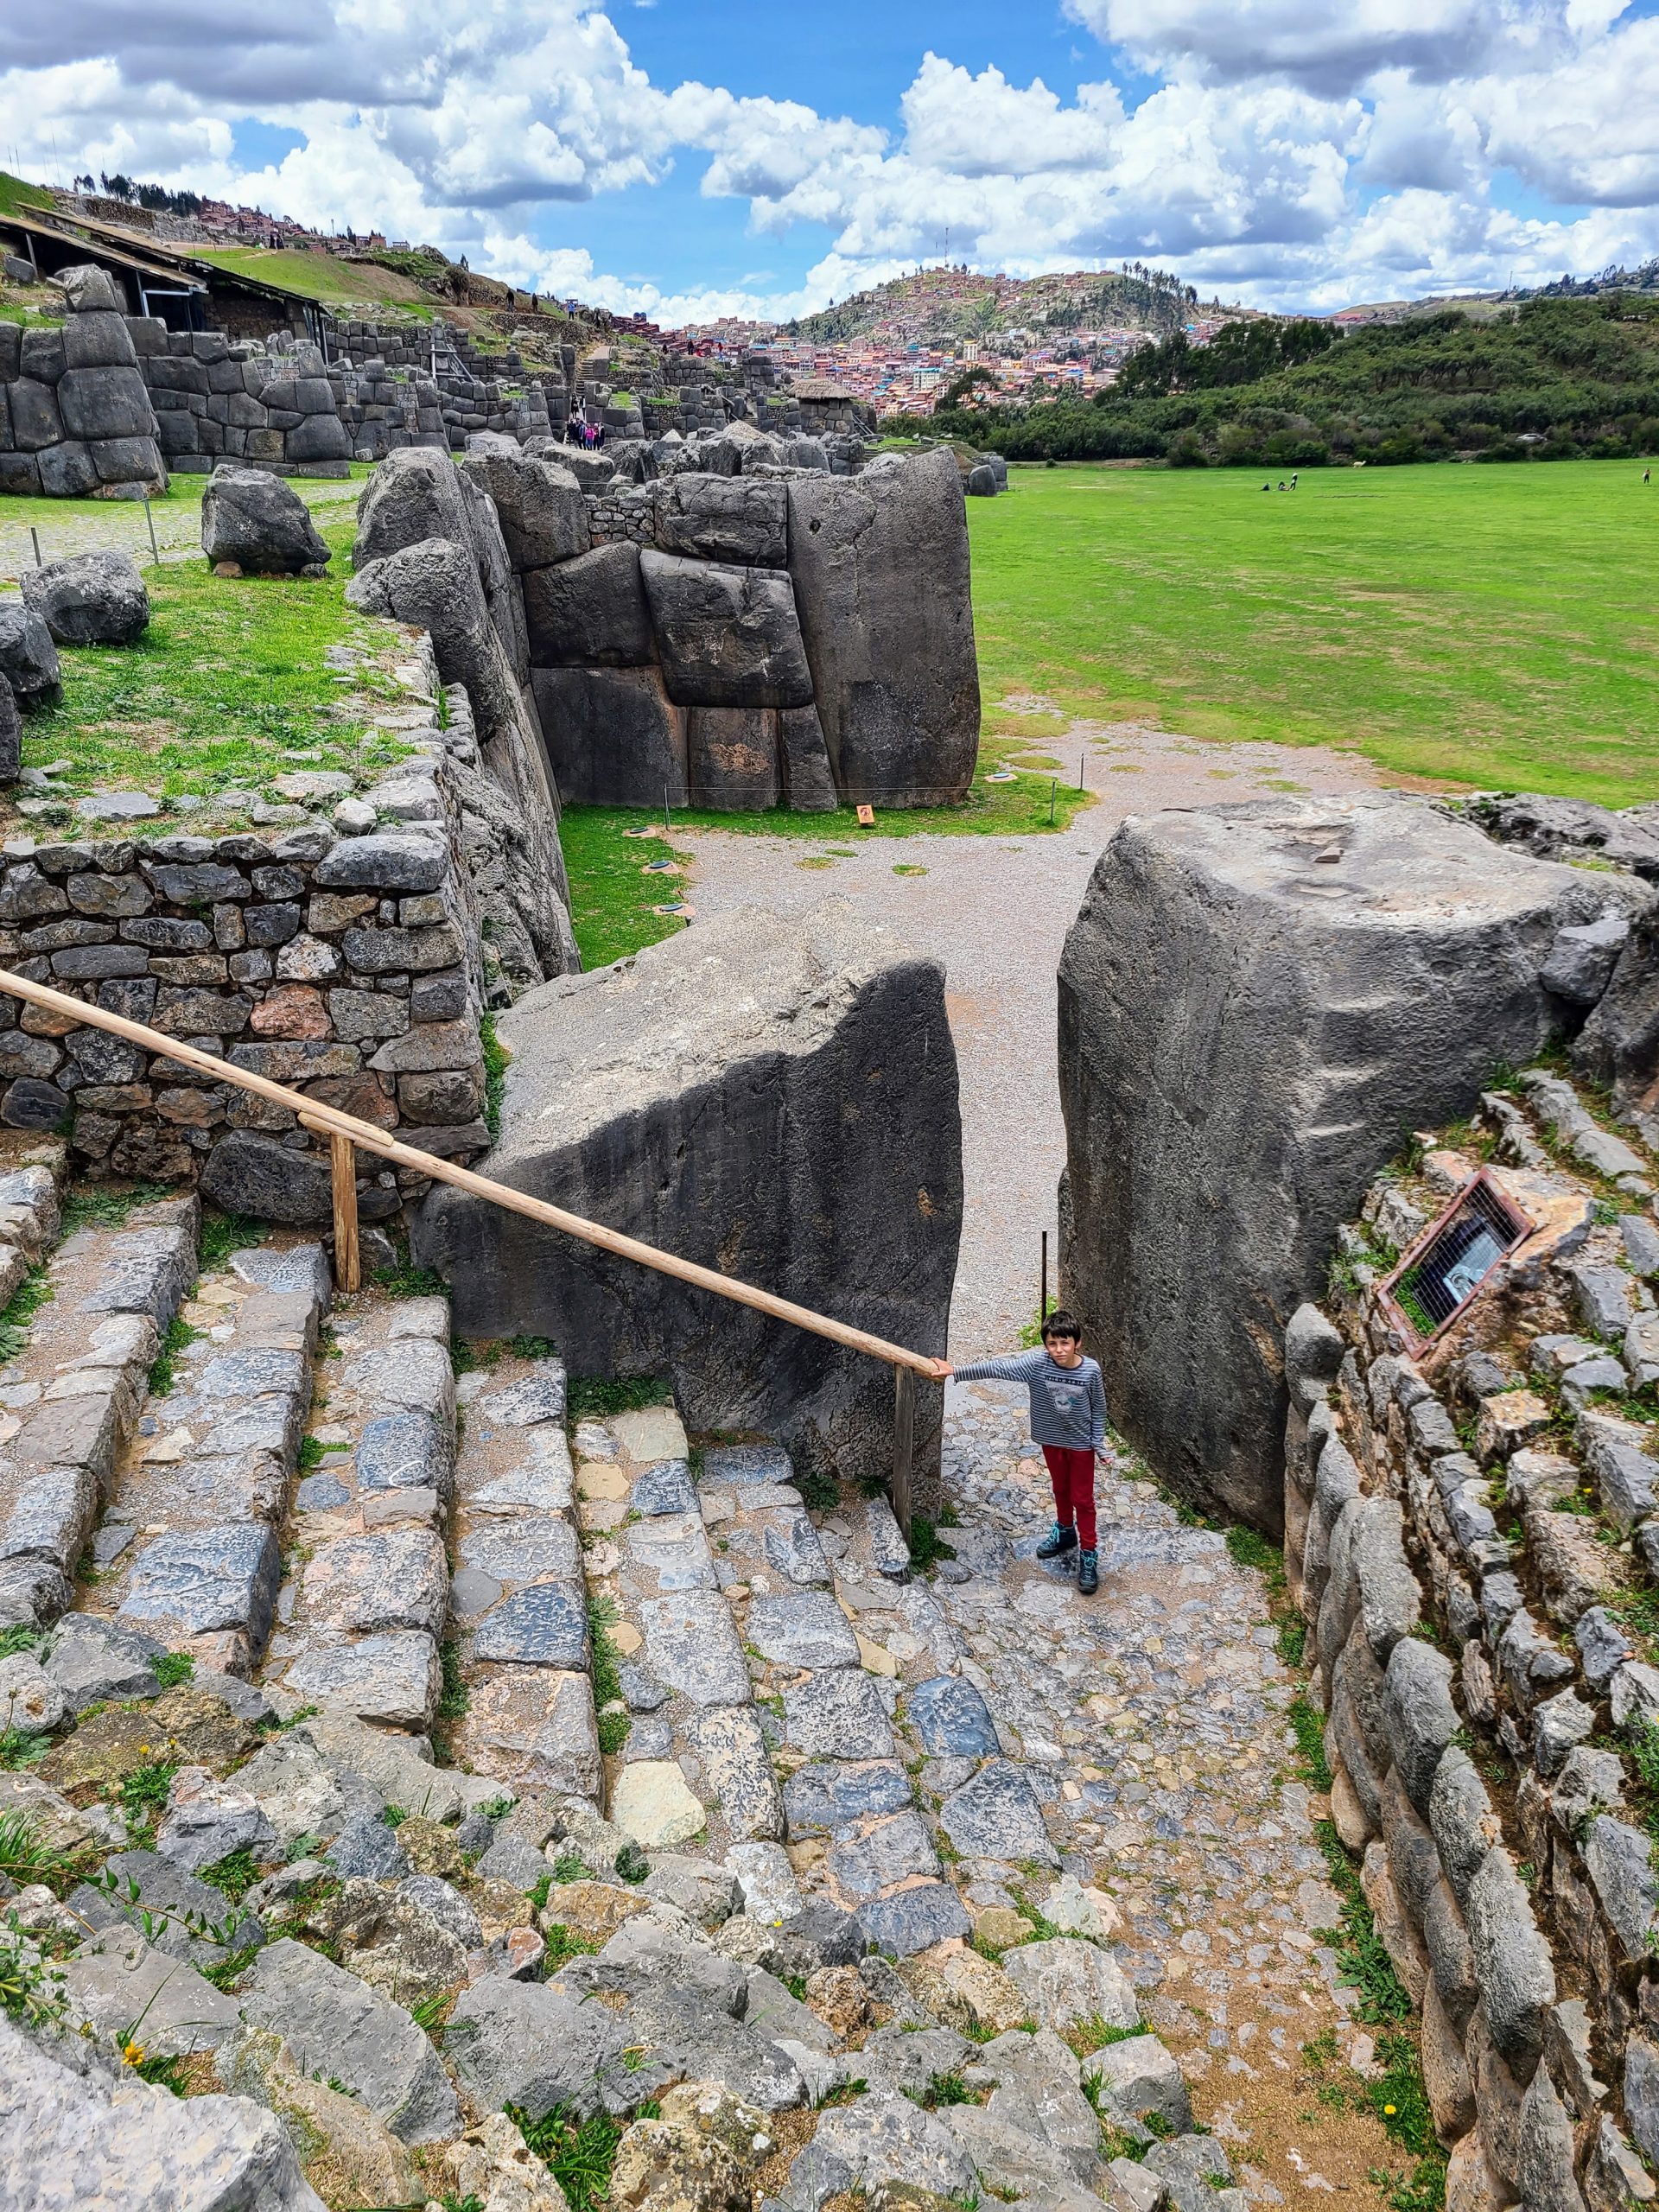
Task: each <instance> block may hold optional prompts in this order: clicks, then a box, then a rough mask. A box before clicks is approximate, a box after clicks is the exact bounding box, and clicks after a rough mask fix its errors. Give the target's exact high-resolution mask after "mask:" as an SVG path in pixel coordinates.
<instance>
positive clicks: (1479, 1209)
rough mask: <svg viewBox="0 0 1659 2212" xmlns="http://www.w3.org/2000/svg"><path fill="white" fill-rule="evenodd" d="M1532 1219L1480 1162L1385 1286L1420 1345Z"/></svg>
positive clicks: (1525, 1233) (1526, 1232)
mask: <svg viewBox="0 0 1659 2212" xmlns="http://www.w3.org/2000/svg"><path fill="white" fill-rule="evenodd" d="M1532 1226H1533V1225H1532V1224H1531V1222H1530V1221H1529V1220H1528V1218H1527V1217H1526V1215H1525V1214H1523V1213H1522V1211H1521V1209H1520V1208H1519V1206H1517V1205H1516V1204H1515V1203H1514V1201H1513V1200H1512V1199H1511V1198H1509V1197H1508V1196H1507V1195H1506V1194H1505V1193H1504V1192H1503V1191H1501V1190H1500V1189H1499V1188H1498V1186H1497V1184H1496V1183H1494V1182H1493V1181H1492V1179H1491V1176H1490V1175H1488V1173H1486V1171H1485V1169H1484V1168H1483V1169H1482V1170H1481V1172H1480V1173H1479V1174H1478V1175H1477V1176H1476V1177H1475V1179H1474V1180H1473V1181H1472V1182H1471V1183H1470V1184H1468V1185H1466V1186H1465V1188H1464V1189H1463V1190H1462V1191H1460V1192H1459V1193H1458V1195H1457V1197H1456V1198H1454V1199H1453V1200H1452V1204H1451V1205H1449V1206H1448V1207H1447V1208H1446V1211H1445V1212H1444V1213H1443V1214H1442V1215H1441V1216H1440V1219H1439V1220H1438V1221H1436V1222H1434V1223H1433V1224H1431V1225H1430V1226H1429V1227H1428V1228H1427V1230H1424V1232H1423V1234H1422V1235H1421V1236H1420V1237H1419V1238H1418V1240H1417V1242H1416V1243H1415V1244H1414V1245H1413V1246H1412V1248H1411V1249H1410V1251H1409V1252H1408V1253H1407V1255H1406V1256H1405V1258H1404V1260H1403V1261H1402V1262H1401V1264H1400V1266H1399V1267H1398V1268H1395V1272H1394V1274H1392V1275H1391V1276H1390V1277H1389V1281H1388V1283H1387V1284H1386V1286H1385V1289H1386V1293H1387V1295H1388V1298H1389V1303H1390V1305H1391V1306H1392V1307H1393V1309H1394V1313H1395V1318H1396V1319H1398V1320H1399V1321H1400V1322H1401V1324H1402V1326H1403V1327H1404V1329H1405V1331H1406V1332H1407V1334H1408V1337H1409V1338H1411V1339H1412V1342H1413V1346H1414V1349H1417V1350H1421V1347H1422V1346H1423V1345H1424V1344H1427V1343H1428V1341H1429V1340H1430V1338H1433V1337H1437V1336H1438V1335H1439V1334H1440V1332H1441V1330H1442V1329H1444V1328H1445V1327H1446V1325H1447V1323H1448V1322H1450V1321H1452V1320H1453V1319H1455V1318H1456V1316H1457V1315H1458V1314H1459V1313H1461V1312H1462V1311H1463V1309H1464V1307H1465V1306H1466V1305H1467V1304H1468V1303H1469V1301H1470V1300H1471V1298H1472V1297H1473V1296H1474V1295H1475V1293H1476V1292H1477V1291H1478V1289H1479V1288H1480V1287H1481V1285H1482V1283H1484V1281H1485V1280H1486V1278H1487V1276H1488V1275H1489V1274H1491V1271H1492V1269H1493V1268H1495V1267H1497V1264H1498V1262H1499V1261H1500V1260H1503V1259H1506V1258H1507V1257H1508V1255H1510V1253H1511V1252H1513V1251H1514V1249H1516V1245H1518V1244H1521V1243H1524V1242H1525V1240H1526V1239H1527V1237H1529V1236H1530V1235H1531V1234H1532Z"/></svg>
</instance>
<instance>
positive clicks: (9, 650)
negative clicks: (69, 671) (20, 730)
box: [0, 592, 63, 708]
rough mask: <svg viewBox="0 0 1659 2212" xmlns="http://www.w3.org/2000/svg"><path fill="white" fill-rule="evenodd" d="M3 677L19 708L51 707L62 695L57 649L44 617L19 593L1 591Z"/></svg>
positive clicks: (0, 671) (0, 662) (0, 659)
mask: <svg viewBox="0 0 1659 2212" xmlns="http://www.w3.org/2000/svg"><path fill="white" fill-rule="evenodd" d="M0 676H3V677H5V679H6V682H7V683H9V684H10V687H11V690H12V691H13V693H14V695H15V696H16V701H17V703H18V705H19V706H20V707H25V708H28V707H50V706H54V705H55V704H56V702H57V701H58V700H59V698H60V696H62V690H63V682H62V675H61V671H60V669H59V666H58V649H57V647H56V646H55V645H54V644H53V642H52V632H50V631H49V630H48V628H47V626H46V622H45V620H44V618H43V617H42V616H41V614H39V613H37V612H36V611H35V608H34V607H31V606H30V605H29V602H28V601H27V600H25V599H24V598H23V597H22V595H21V594H16V593H13V592H5V593H0Z"/></svg>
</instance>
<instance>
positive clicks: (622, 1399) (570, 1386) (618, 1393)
mask: <svg viewBox="0 0 1659 2212" xmlns="http://www.w3.org/2000/svg"><path fill="white" fill-rule="evenodd" d="M518 1344H519V1339H518V1338H514V1340H513V1350H514V1351H518ZM549 1349H550V1347H549ZM541 1356H542V1357H545V1354H543V1355H541ZM524 1357H525V1358H534V1357H537V1354H535V1353H531V1352H526V1353H525V1354H524ZM673 1402H674V1394H673V1392H672V1391H671V1389H670V1388H669V1386H668V1384H667V1383H659V1382H658V1380H657V1379H656V1377H655V1376H650V1375H628V1376H620V1377H617V1378H616V1379H614V1380H612V1381H607V1380H606V1379H605V1378H604V1377H603V1376H597V1375H574V1376H571V1378H570V1380H569V1383H566V1385H565V1415H566V1418H567V1420H568V1421H571V1422H572V1423H574V1422H575V1421H604V1420H605V1419H606V1418H607V1416H608V1415H609V1414H631V1413H638V1412H639V1411H640V1410H641V1409H642V1408H645V1407H646V1406H671V1405H672V1404H673Z"/></svg>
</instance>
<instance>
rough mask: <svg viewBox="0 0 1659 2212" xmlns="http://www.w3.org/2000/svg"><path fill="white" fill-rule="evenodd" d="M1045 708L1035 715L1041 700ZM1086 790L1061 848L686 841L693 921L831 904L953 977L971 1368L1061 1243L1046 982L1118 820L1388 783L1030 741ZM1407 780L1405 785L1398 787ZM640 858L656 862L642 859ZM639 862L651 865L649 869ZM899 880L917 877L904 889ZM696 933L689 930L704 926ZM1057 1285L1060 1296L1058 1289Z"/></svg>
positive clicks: (1277, 754) (1185, 755)
mask: <svg viewBox="0 0 1659 2212" xmlns="http://www.w3.org/2000/svg"><path fill="white" fill-rule="evenodd" d="M1033 703H1034V704H1035V705H1038V706H1040V704H1041V702H1033ZM1034 749H1036V750H1039V751H1043V752H1047V751H1050V750H1052V754H1053V757H1054V758H1056V759H1058V760H1063V761H1065V762H1066V763H1067V764H1068V773H1069V774H1070V775H1071V777H1072V779H1074V780H1075V776H1076V771H1077V762H1078V758H1079V754H1080V753H1086V760H1085V761H1084V782H1085V783H1086V785H1087V786H1088V788H1089V789H1090V791H1093V792H1094V793H1095V794H1096V799H1097V801H1098V804H1096V805H1095V806H1093V807H1090V809H1089V810H1087V811H1086V812H1084V813H1083V814H1080V815H1078V816H1077V819H1076V820H1075V821H1074V822H1073V823H1072V825H1071V829H1070V830H1068V831H1066V832H1065V834H1063V835H1060V836H1052V837H1049V836H1041V837H974V836H957V837H938V836H916V837H911V838H906V840H905V841H904V842H902V843H899V842H895V841H894V840H893V839H892V838H887V837H882V838H873V839H871V840H869V841H868V842H867V843H865V844H863V845H862V846H857V848H856V849H855V852H854V855H853V856H852V857H851V858H850V859H831V860H829V861H828V864H826V857H827V855H828V854H829V849H831V848H837V847H838V848H840V849H842V850H843V851H844V850H845V849H846V848H847V847H848V846H849V845H855V846H856V840H857V832H856V831H851V832H849V831H845V830H842V829H837V831H836V832H835V833H834V834H828V835H826V836H823V838H821V839H815V838H809V837H760V836H747V835H745V836H731V835H730V834H728V833H726V832H723V831H721V830H718V829H690V830H676V832H675V842H676V844H677V845H680V846H682V847H683V848H684V849H689V850H690V852H691V853H692V854H693V855H695V859H696V866H695V868H694V870H693V872H692V875H691V879H690V887H689V893H688V895H689V896H690V899H691V901H692V903H693V905H694V906H696V909H697V912H699V913H700V914H711V913H718V912H723V911H724V910H726V909H727V908H729V907H732V906H762V907H766V908H769V909H771V910H772V911H774V912H781V913H788V912H796V911H798V910H799V909H800V908H801V907H804V906H811V905H814V904H815V903H816V902H817V900H818V899H823V898H825V897H827V896H828V895H829V894H830V893H836V894H837V895H839V896H841V897H843V898H848V899H852V900H853V901H854V903H855V905H856V906H858V907H859V909H860V911H861V912H863V913H865V914H867V915H868V917H869V918H870V919H871V920H873V921H875V922H879V923H880V925H882V926H883V927H884V928H887V929H890V930H892V931H893V932H894V933H895V934H896V935H897V936H899V937H901V938H904V939H905V940H906V942H907V943H908V944H913V945H916V946H917V947H918V948H919V949H920V950H922V951H924V952H929V953H932V954H934V955H935V956H936V957H938V958H939V959H941V960H943V961H944V964H945V970H946V975H947V977H948V982H949V990H950V996H949V1007H950V1025H951V1028H952V1030H953V1031H954V1033H955V1035H956V1040H957V1054H958V1056H959V1058H960V1060H961V1065H962V1078H963V1094H962V1108H963V1169H964V1173H965V1176H966V1181H967V1188H968V1210H967V1216H966V1219H965V1221H964V1224H963V1243H962V1262H961V1266H960V1268H959V1269H958V1272H957V1289H956V1299H955V1303H954V1305H953V1307H952V1310H951V1322H950V1348H951V1352H952V1355H953V1357H957V1358H958V1359H964V1358H967V1357H971V1356H974V1355H976V1354H979V1353H982V1352H983V1351H987V1350H988V1349H989V1348H991V1347H992V1346H1001V1345H1002V1344H1007V1343H1008V1342H1009V1341H1010V1339H1011V1338H1013V1337H1014V1334H1015V1332H1017V1331H1018V1329H1019V1328H1020V1326H1021V1325H1022V1324H1024V1323H1025V1322H1027V1321H1028V1320H1029V1319H1031V1317H1032V1315H1033V1313H1035V1312H1036V1309H1037V1279H1038V1264H1039V1243H1038V1240H1039V1235H1040V1232H1041V1231H1042V1230H1044V1229H1047V1230H1049V1231H1050V1235H1051V1240H1052V1236H1053V1231H1054V1229H1055V1216H1054V1192H1055V1185H1056V1183H1057V1181H1058V1176H1059V1172H1060V1169H1061V1167H1062V1166H1063V1165H1064V1162H1065V1140H1064V1133H1063V1131H1062V1128H1061V1125H1060V1112H1059V1096H1058V1086H1057V1082H1056V1077H1055V1066H1054V1047H1053V1041H1052V1040H1053V1036H1054V976H1055V970H1056V969H1057V967H1058V963H1059V957H1060V947H1061V944H1062V943H1063V942H1064V940H1065V932H1066V930H1067V929H1068V927H1069V926H1070V925H1071V919H1072V918H1073V916H1074V915H1075V914H1076V912H1077V908H1078V906H1079V905H1080V904H1081V903H1082V899H1083V894H1084V890H1085V889H1086V888H1087V887H1088V882H1089V878H1090V874H1092V873H1093V870H1094V866H1095V862H1096V860H1097V859H1098V858H1099V856H1100V854H1101V851H1102V850H1103V848H1104V847H1105V845H1106V844H1107V843H1108V842H1109V840H1110V838H1111V836H1112V833H1113V831H1114V830H1115V829H1116V827H1117V825H1118V823H1120V822H1121V821H1122V819H1123V817H1125V815H1128V814H1131V813H1149V812H1152V811H1154V810H1157V809H1159V808H1160V807H1166V806H1207V805H1215V804H1223V803H1225V804H1235V803H1237V802H1240V801H1243V800H1247V799H1270V798H1274V797H1276V796H1278V795H1280V794H1281V793H1284V792H1295V791H1317V792H1321V793H1330V794H1332V795H1333V796H1335V795H1338V794H1344V793H1351V792H1354V791H1367V790H1370V789H1373V788H1375V787H1376V786H1377V785H1379V784H1381V783H1382V782H1383V781H1384V780H1388V779H1383V778H1382V777H1381V776H1379V775H1378V774H1377V772H1376V771H1375V770H1373V769H1372V768H1371V767H1370V764H1369V763H1368V762H1366V761H1365V760H1363V759H1361V757H1360V756H1359V755H1358V754H1357V753H1333V752H1332V751H1330V750H1328V749H1327V748H1325V747H1317V746H1309V747H1294V746H1283V745H1268V744H1248V745H1205V744H1201V743H1199V742H1198V741H1197V740H1196V739H1192V738H1185V737H1177V736H1170V735H1167V734H1164V733H1163V732H1160V731H1157V730H1148V729H1143V728H1139V727H1138V726H1135V725H1132V724H1127V723H1115V724H1110V725H1107V724H1096V723H1084V724H1078V725H1077V726H1076V728H1075V729H1074V731H1073V732H1072V733H1071V734H1069V735H1068V736H1066V737H1065V738H1060V739H1057V740H1055V741H1053V742H1052V747H1051V746H1050V743H1049V741H1046V740H1040V741H1036V742H1035V746H1034ZM1395 780H1397V779H1395ZM643 857H644V859H649V857H650V850H649V849H646V851H645V855H644V856H643ZM642 865H643V860H642ZM898 868H920V869H922V870H924V871H925V873H923V874H906V875H900V874H897V873H896V870H897V869H898ZM694 926H695V925H694ZM1052 1281H1053V1278H1052V1274H1051V1277H1050V1284H1051V1287H1052Z"/></svg>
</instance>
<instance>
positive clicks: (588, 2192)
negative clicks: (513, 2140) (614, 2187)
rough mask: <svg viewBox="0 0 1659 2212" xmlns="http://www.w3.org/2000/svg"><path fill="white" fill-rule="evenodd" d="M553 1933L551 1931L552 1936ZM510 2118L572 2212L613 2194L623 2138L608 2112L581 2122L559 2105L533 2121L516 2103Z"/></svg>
mask: <svg viewBox="0 0 1659 2212" xmlns="http://www.w3.org/2000/svg"><path fill="white" fill-rule="evenodd" d="M552 1932H553V1931H552V1930H550V1931H549V1933H550V1934H551V1933H552ZM506 2111H507V2118H508V2119H509V2120H512V2122H513V2124H514V2126H516V2127H517V2128H518V2132H519V2133H520V2134H521V2135H522V2136H523V2137H524V2141H525V2142H526V2144H528V2145H529V2146H530V2148H531V2151H532V2152H534V2153H535V2154H536V2156H537V2158H539V2159H541V2161H542V2163H543V2164H544V2165H545V2166H546V2168H547V2170H548V2171H549V2172H550V2174H551V2175H552V2177H553V2178H554V2180H555V2181H556V2182H557V2183H558V2184H559V2186H560V2188H561V2189H563V2191H564V2194H565V2197H566V2200H567V2201H568V2202H569V2206H570V2212H594V2206H595V2205H596V2204H601V2203H603V2202H605V2201H606V2199H607V2197H608V2196H609V2195H610V2192H611V2169H612V2167H613V2165H614V2164H616V2146H617V2145H618V2144H619V2143H620V2141H621V2140H622V2129H623V2123H622V2122H621V2121H620V2120H613V2119H612V2118H611V2117H610V2115H609V2114H608V2113H594V2116H593V2118H592V2119H591V2120H578V2119H577V2117H576V2115H575V2113H571V2112H567V2111H566V2110H565V2108H564V2107H563V2106H562V2105H555V2106H554V2107H553V2109H552V2111H551V2112H550V2113H546V2114H545V2115H544V2117H543V2118H542V2119H540V2120H531V2118H530V2116H529V2114H528V2113H524V2112H522V2111H520V2110H519V2108H518V2106H517V2105H509V2106H508V2107H507V2108H506Z"/></svg>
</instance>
